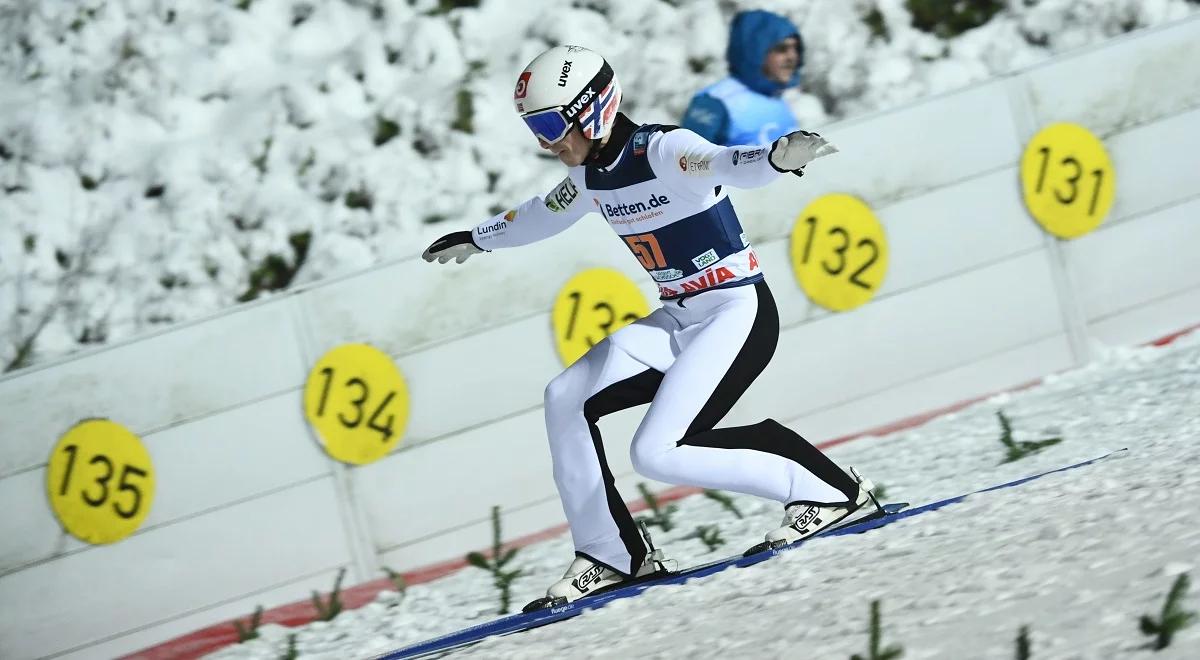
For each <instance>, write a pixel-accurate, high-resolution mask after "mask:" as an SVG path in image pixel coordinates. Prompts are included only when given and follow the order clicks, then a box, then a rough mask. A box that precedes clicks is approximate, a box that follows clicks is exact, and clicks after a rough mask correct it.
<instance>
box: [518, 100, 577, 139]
mask: <svg viewBox="0 0 1200 660" xmlns="http://www.w3.org/2000/svg"><path fill="white" fill-rule="evenodd" d="M521 119H524V120H525V125H526V126H528V127H529V130H531V131H533V134H534V135H536V136H537V137H540V138H541V139H543V140H545V141H546V142H550V143H554V142H558V141H559V140H561V139H563V137H565V136H566V134H567V130H568V129H570V128H571V125H570V124H569V123H567V119H566V117H563V116H562V113H561V112H559V111H558V110H557V109H554V108H552V109H550V110H542V111H541V112H534V113H532V114H528V115H522V116H521Z"/></svg>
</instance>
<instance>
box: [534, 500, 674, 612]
mask: <svg viewBox="0 0 1200 660" xmlns="http://www.w3.org/2000/svg"><path fill="white" fill-rule="evenodd" d="M638 524H639V526H640V527H641V530H642V536H643V538H645V540H646V546H647V547H648V548H649V552H648V553H646V559H645V560H644V561H643V562H642V565H641V566H639V567H638V570H637V571H636V572H635V573H634V574H633V576H627V575H623V574H621V573H618V572H617V571H614V570H612V569H610V568H608V567H607V566H605V565H603V564H599V563H597V562H595V561H593V560H592V559H591V558H589V557H586V556H583V555H578V556H576V557H575V560H574V561H572V562H571V565H570V566H568V567H567V572H566V573H564V574H563V576H562V579H560V580H559V581H558V582H555V583H554V584H552V585H550V588H549V589H547V590H546V595H545V596H544V597H542V598H539V599H537V600H535V601H533V602H531V603H529V604H528V605H526V606H525V607H524V609H523V610H522V611H523V612H532V611H533V610H538V609H542V608H545V607H558V606H561V605H566V604H567V603H570V602H572V601H576V600H579V599H580V598H583V597H584V596H591V595H593V594H596V593H599V592H601V591H605V590H607V589H610V588H612V587H616V586H619V585H621V584H625V583H628V582H636V581H637V580H638V579H639V578H644V577H648V576H652V575H659V574H665V573H672V572H674V571H675V570H676V569H677V567H678V565H677V563H676V562H675V560H673V559H666V558H665V556H664V555H663V551H662V550H659V549H658V548H655V547H654V543H653V542H652V541H651V540H650V532H649V531H647V529H646V525H645V523H642V522H640V521H639V523H638Z"/></svg>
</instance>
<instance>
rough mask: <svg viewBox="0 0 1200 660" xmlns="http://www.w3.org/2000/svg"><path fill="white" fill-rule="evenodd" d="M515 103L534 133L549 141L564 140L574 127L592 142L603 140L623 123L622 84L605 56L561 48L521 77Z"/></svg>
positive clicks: (541, 57)
mask: <svg viewBox="0 0 1200 660" xmlns="http://www.w3.org/2000/svg"><path fill="white" fill-rule="evenodd" d="M513 103H514V104H516V106H517V112H519V113H520V114H521V118H522V119H524V120H525V124H526V125H527V126H529V129H530V130H531V131H533V134H534V135H536V136H537V137H539V138H541V139H543V140H545V141H546V142H558V141H559V140H561V139H563V137H565V136H566V135H567V132H568V131H569V130H571V126H578V127H579V130H580V131H582V132H583V135H584V137H586V138H588V139H589V140H599V139H601V138H603V137H604V136H606V135H608V132H609V131H610V130H611V129H612V125H613V122H614V121H615V120H616V118H617V106H618V105H620V104H621V85H620V84H618V83H617V76H616V75H615V74H614V73H613V70H612V67H610V66H609V65H608V62H605V61H604V58H603V57H600V55H599V53H596V52H594V51H590V50H588V49H586V48H583V47H581V46H555V47H554V48H551V49H550V50H548V51H546V52H544V53H542V54H541V55H538V56H537V57H535V58H533V61H532V62H530V63H529V66H527V67H525V70H524V71H522V72H521V76H520V77H519V78H517V87H516V89H515V90H513Z"/></svg>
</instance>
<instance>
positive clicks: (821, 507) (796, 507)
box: [745, 468, 883, 556]
mask: <svg viewBox="0 0 1200 660" xmlns="http://www.w3.org/2000/svg"><path fill="white" fill-rule="evenodd" d="M850 473H851V474H853V475H854V480H855V481H857V482H858V494H857V495H856V497H855V498H854V500H853V501H846V502H836V503H820V502H792V503H791V504H789V505H788V506H787V508H785V509H784V513H783V522H782V523H780V526H779V527H778V528H777V529H773V530H771V531H769V532H767V535H766V540H765V541H764V542H762V543H760V544H758V545H756V546H754V547H752V548H750V549H749V550H747V551H746V553H745V554H746V556H749V555H752V554H754V553H756V552H762V551H763V550H766V549H768V548H781V547H783V546H785V545H791V544H792V543H795V542H797V541H802V540H804V539H807V538H810V537H812V536H815V535H816V534H818V533H820V532H821V531H823V530H826V529H828V528H829V527H831V526H832V525H836V524H837V523H839V522H841V521H843V520H845V519H846V518H847V517H849V516H850V515H851V514H853V513H854V512H856V511H858V510H859V509H861V508H863V506H865V505H866V504H867V502H872V503H874V505H875V508H876V509H877V510H878V511H880V512H882V511H883V507H882V506H880V504H879V501H878V500H876V499H875V495H874V494H873V493H872V492H871V491H873V490H875V484H873V483H871V480H870V479H864V478H863V477H862V475H860V474H859V473H858V471H857V470H855V469H854V468H850Z"/></svg>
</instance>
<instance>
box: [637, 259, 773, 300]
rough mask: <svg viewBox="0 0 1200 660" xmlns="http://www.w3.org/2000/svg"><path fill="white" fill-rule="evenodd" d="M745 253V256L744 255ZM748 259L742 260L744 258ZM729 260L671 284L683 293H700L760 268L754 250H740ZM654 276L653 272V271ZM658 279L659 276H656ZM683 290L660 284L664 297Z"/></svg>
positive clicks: (659, 289)
mask: <svg viewBox="0 0 1200 660" xmlns="http://www.w3.org/2000/svg"><path fill="white" fill-rule="evenodd" d="M743 255H744V256H743ZM743 258H744V259H746V261H744V262H743V261H741V260H742V259H743ZM726 259H727V261H726V262H725V265H723V266H714V267H712V268H708V269H706V270H704V271H702V272H700V273H697V274H695V275H692V276H691V277H689V278H688V279H686V280H683V281H682V282H672V283H671V284H673V285H675V286H678V287H680V288H682V289H683V291H682V293H698V292H700V291H704V290H705V289H711V288H713V287H716V286H720V285H722V284H724V283H725V282H729V281H733V280H738V279H741V278H743V277H750V276H752V275H754V274H755V273H756V272H757V271H758V268H759V264H758V255H757V254H755V253H754V250H747V251H746V252H740V253H738V254H737V255H730V256H729V257H726ZM651 276H652V277H653V273H651ZM655 279H658V278H655ZM680 293H681V292H679V291H676V290H675V289H674V288H670V287H666V286H663V285H662V284H659V285H658V295H659V296H661V297H663V298H673V297H675V296H676V295H679V294H680Z"/></svg>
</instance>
